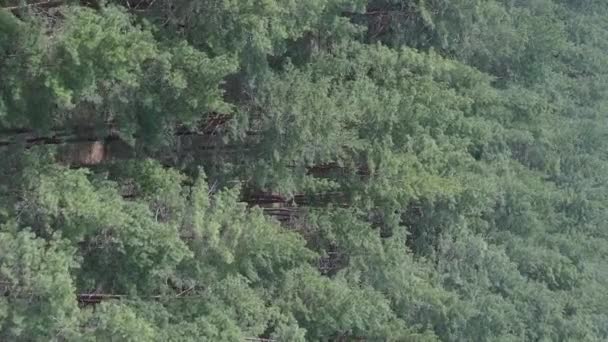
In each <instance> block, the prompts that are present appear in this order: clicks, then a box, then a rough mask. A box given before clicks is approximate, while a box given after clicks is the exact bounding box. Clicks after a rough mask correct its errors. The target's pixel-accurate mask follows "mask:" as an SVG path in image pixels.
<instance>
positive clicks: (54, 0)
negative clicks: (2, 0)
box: [2, 0, 64, 11]
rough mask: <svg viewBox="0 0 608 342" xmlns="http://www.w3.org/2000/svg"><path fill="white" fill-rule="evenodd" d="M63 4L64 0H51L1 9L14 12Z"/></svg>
mask: <svg viewBox="0 0 608 342" xmlns="http://www.w3.org/2000/svg"><path fill="white" fill-rule="evenodd" d="M63 4H64V0H52V1H40V2H34V3H31V4H25V5H15V6H8V7H2V8H3V9H5V10H7V11H14V10H18V9H25V8H30V7H41V8H51V7H57V6H61V5H63Z"/></svg>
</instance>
